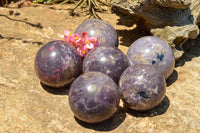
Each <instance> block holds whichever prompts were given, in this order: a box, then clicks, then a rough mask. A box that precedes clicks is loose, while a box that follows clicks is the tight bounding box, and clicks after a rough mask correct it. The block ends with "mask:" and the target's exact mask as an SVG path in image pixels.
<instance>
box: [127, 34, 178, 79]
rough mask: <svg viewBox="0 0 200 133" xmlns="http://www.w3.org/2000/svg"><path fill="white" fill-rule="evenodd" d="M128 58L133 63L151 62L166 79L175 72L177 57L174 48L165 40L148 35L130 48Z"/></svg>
mask: <svg viewBox="0 0 200 133" xmlns="http://www.w3.org/2000/svg"><path fill="white" fill-rule="evenodd" d="M127 58H128V60H129V62H130V64H131V65H133V64H137V63H144V64H151V65H153V66H154V67H155V68H156V69H157V70H158V71H160V72H161V73H162V74H163V75H164V77H165V79H167V78H168V77H169V76H170V75H171V74H172V72H173V69H174V66H175V58H174V53H173V50H172V48H171V47H170V46H169V45H168V44H167V42H165V41H164V40H162V39H160V38H158V37H154V36H146V37H142V38H139V39H138V40H136V41H135V42H134V43H133V44H132V45H131V46H130V47H129V49H128V52H127Z"/></svg>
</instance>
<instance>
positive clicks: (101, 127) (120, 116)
mask: <svg viewBox="0 0 200 133" xmlns="http://www.w3.org/2000/svg"><path fill="white" fill-rule="evenodd" d="M125 118H126V112H125V111H124V109H123V108H122V107H119V109H118V111H117V112H116V113H115V114H114V115H113V116H112V117H111V118H109V119H107V120H105V121H102V122H100V123H95V124H88V123H86V122H83V121H81V120H79V119H78V118H76V117H75V120H76V121H77V123H79V124H80V125H81V126H83V127H85V128H89V129H93V130H96V131H111V130H114V129H115V128H117V127H118V126H119V125H120V124H121V123H123V122H124V120H125Z"/></svg>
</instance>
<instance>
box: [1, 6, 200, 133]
mask: <svg viewBox="0 0 200 133" xmlns="http://www.w3.org/2000/svg"><path fill="white" fill-rule="evenodd" d="M73 6H74V5H73ZM73 6H72V5H71V4H67V5H54V6H43V5H40V6H37V7H22V8H19V9H18V8H15V7H12V8H11V7H10V8H2V7H1V8H0V31H1V32H0V124H1V126H0V132H1V133H4V132H11V133H14V132H16V133H18V132H23V133H24V132H30V133H31V132H33V133H36V132H40V133H43V132H44V133H47V132H55V133H58V132H59V133H62V132H63V133H94V132H110V133H133V132H140V133H141V132H145V133H151V132H152V133H160V132H162V133H168V132H174V133H175V132H179V133H186V132H187V133H198V132H200V126H199V123H200V116H199V115H200V69H199V68H200V67H199V66H200V37H198V39H196V40H193V41H190V42H188V43H191V45H193V46H192V47H191V48H189V49H188V50H187V51H186V52H185V54H184V56H183V57H182V58H181V59H180V60H179V61H178V62H177V63H176V65H177V67H176V68H175V70H174V73H173V75H172V76H171V77H170V79H169V80H168V87H167V93H166V97H165V99H164V100H163V102H162V103H161V104H160V105H159V106H157V107H156V108H154V109H153V110H151V111H148V112H145V113H141V112H135V111H133V110H130V109H127V108H125V107H123V104H122V102H121V103H120V108H119V110H118V111H117V112H116V113H115V114H114V116H113V117H111V118H110V119H109V120H106V121H104V122H102V123H99V124H96V125H89V124H86V123H83V122H81V121H79V120H77V119H75V118H74V115H73V113H72V112H71V110H70V107H69V103H68V90H65V89H64V88H63V89H61V90H58V91H53V90H52V89H51V88H48V87H45V86H42V85H41V84H40V82H39V80H38V78H37V77H36V74H35V72H34V58H35V55H36V53H37V51H38V50H39V48H40V47H41V46H42V45H43V44H45V43H47V42H48V41H52V40H55V39H63V32H64V30H66V29H68V30H69V31H72V32H73V31H74V30H75V29H76V27H77V26H78V25H79V24H80V23H81V22H83V21H84V20H85V19H86V18H87V16H80V17H69V16H68V15H67V14H68V12H69V9H72V7H73ZM99 15H100V16H101V17H102V19H103V20H105V21H107V22H108V23H110V24H111V25H113V27H114V28H115V29H116V30H117V32H118V34H119V37H120V46H119V48H120V49H121V50H122V51H123V52H124V53H126V51H127V49H128V47H127V46H129V45H130V44H131V43H132V42H133V41H134V40H135V39H137V38H138V37H140V36H144V35H146V34H145V33H143V32H142V31H137V30H135V29H134V27H132V28H130V27H126V26H122V25H119V23H118V19H119V17H118V16H116V15H115V14H111V13H107V12H106V13H103V14H101V13H100V14H99ZM67 16H68V17H67ZM66 17H67V19H66ZM136 33H138V34H136Z"/></svg>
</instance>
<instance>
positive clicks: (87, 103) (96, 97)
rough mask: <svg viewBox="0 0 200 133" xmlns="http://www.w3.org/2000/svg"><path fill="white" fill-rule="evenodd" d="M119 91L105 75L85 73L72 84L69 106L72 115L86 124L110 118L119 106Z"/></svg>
mask: <svg viewBox="0 0 200 133" xmlns="http://www.w3.org/2000/svg"><path fill="white" fill-rule="evenodd" d="M119 99H120V96H119V90H118V86H117V85H116V83H115V82H114V81H113V80H112V79H111V78H110V77H109V76H107V75H106V74H103V73H100V72H87V73H84V74H82V75H81V76H79V77H78V78H77V79H76V80H74V82H73V83H72V85H71V87H70V91H69V104H70V107H71V110H72V112H73V113H74V115H75V116H76V117H77V118H78V119H80V120H82V121H84V122H87V123H97V122H101V121H103V120H106V119H108V118H110V117H111V116H112V115H113V114H114V113H115V112H116V111H117V109H118V106H119Z"/></svg>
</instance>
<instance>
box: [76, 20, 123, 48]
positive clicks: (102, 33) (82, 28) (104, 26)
mask: <svg viewBox="0 0 200 133" xmlns="http://www.w3.org/2000/svg"><path fill="white" fill-rule="evenodd" d="M82 32H86V33H87V34H88V36H89V37H97V38H98V40H99V42H100V46H112V47H118V44H119V40H118V35H117V32H116V30H115V29H114V28H113V27H112V26H111V25H110V24H108V23H107V22H105V21H103V20H100V19H90V20H87V21H85V22H83V23H81V24H80V25H79V26H78V27H77V29H76V30H75V33H79V34H80V35H81V34H82Z"/></svg>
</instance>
